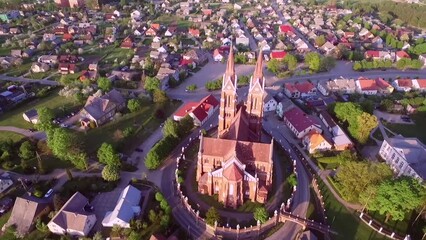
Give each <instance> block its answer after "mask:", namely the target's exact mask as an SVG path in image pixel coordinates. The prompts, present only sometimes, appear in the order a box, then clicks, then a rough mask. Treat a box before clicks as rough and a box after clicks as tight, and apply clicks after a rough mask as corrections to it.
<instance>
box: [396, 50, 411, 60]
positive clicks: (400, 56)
mask: <svg viewBox="0 0 426 240" xmlns="http://www.w3.org/2000/svg"><path fill="white" fill-rule="evenodd" d="M403 58H408V59H411V57H410V55H408V53H407V52H405V51H398V52H396V61H399V60H400V59H403Z"/></svg>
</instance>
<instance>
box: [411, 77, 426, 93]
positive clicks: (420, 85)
mask: <svg viewBox="0 0 426 240" xmlns="http://www.w3.org/2000/svg"><path fill="white" fill-rule="evenodd" d="M413 88H414V89H416V90H418V91H421V92H424V91H426V79H413Z"/></svg>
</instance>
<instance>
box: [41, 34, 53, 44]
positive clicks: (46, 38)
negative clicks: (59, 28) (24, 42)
mask: <svg viewBox="0 0 426 240" xmlns="http://www.w3.org/2000/svg"><path fill="white" fill-rule="evenodd" d="M55 39H56V35H55V34H54V33H45V34H43V41H45V42H50V41H53V40H55Z"/></svg>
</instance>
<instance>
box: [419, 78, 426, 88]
mask: <svg viewBox="0 0 426 240" xmlns="http://www.w3.org/2000/svg"><path fill="white" fill-rule="evenodd" d="M417 83H418V84H419V87H420V88H426V79H417Z"/></svg>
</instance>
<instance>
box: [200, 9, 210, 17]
mask: <svg viewBox="0 0 426 240" xmlns="http://www.w3.org/2000/svg"><path fill="white" fill-rule="evenodd" d="M201 11H202V12H203V15H205V16H211V15H212V13H213V10H211V9H208V8H206V9H202V10H201Z"/></svg>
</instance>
